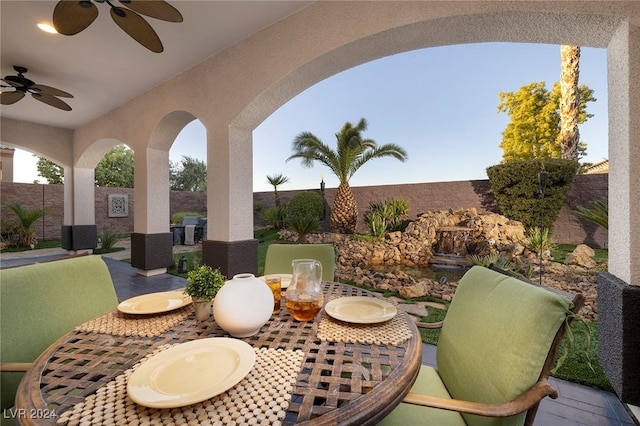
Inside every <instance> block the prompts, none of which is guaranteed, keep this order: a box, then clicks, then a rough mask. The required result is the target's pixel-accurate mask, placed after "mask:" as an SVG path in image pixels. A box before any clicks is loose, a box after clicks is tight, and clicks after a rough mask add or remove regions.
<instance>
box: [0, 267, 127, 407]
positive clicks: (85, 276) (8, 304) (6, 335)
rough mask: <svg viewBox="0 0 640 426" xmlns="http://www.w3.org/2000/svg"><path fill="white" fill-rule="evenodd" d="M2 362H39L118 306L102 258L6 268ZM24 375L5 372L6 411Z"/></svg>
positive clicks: (0, 318)
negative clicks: (71, 333)
mask: <svg viewBox="0 0 640 426" xmlns="http://www.w3.org/2000/svg"><path fill="white" fill-rule="evenodd" d="M0 306H1V309H0V335H1V336H2V345H1V346H0V361H2V362H33V361H35V359H36V358H37V357H38V355H40V353H42V352H43V351H44V350H45V349H47V347H49V346H50V345H51V344H52V343H54V342H55V341H56V340H57V339H58V338H60V337H61V336H63V335H64V334H65V333H67V332H69V331H71V330H72V329H73V328H74V327H76V326H78V325H80V324H82V323H83V322H85V321H87V320H89V319H91V318H94V317H96V316H98V315H100V314H103V313H105V312H107V311H110V310H112V309H114V308H116V307H117V306H118V299H117V296H116V292H115V289H114V287H113V281H112V280H111V275H110V273H109V269H108V268H107V265H106V264H105V263H104V261H103V260H102V258H101V257H100V256H81V257H76V258H72V259H65V260H59V261H53V262H44V263H34V264H32V265H26V266H20V267H17V268H10V269H5V270H1V271H0ZM21 377H22V373H13V372H3V373H2V375H1V381H2V382H1V384H2V387H1V391H2V392H1V393H2V409H3V410H4V409H8V408H9V407H11V406H13V399H14V397H15V391H16V389H17V385H18V383H19V381H20V379H21Z"/></svg>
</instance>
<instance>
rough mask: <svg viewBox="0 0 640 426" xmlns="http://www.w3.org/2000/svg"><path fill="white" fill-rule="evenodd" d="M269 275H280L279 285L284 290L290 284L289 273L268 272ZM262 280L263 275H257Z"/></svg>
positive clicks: (290, 276)
mask: <svg viewBox="0 0 640 426" xmlns="http://www.w3.org/2000/svg"><path fill="white" fill-rule="evenodd" d="M269 275H280V287H281V288H282V289H283V290H284V289H286V288H287V287H289V284H291V278H292V277H293V276H292V275H291V274H269ZM258 278H260V279H261V280H262V281H264V276H262V277H258Z"/></svg>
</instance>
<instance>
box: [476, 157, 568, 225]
mask: <svg viewBox="0 0 640 426" xmlns="http://www.w3.org/2000/svg"><path fill="white" fill-rule="evenodd" d="M578 167H579V164H578V162H577V161H570V160H561V159H545V160H544V161H541V160H529V161H509V162H505V163H502V164H498V165H495V166H491V167H489V168H487V175H488V176H489V182H490V184H491V189H492V190H493V194H494V196H495V199H496V202H497V203H498V207H500V210H501V211H502V214H504V215H505V216H507V217H508V218H509V219H513V220H517V221H520V222H522V224H523V225H524V226H525V227H527V228H531V227H534V226H540V210H541V207H540V204H541V198H542V197H541V196H540V194H539V191H538V173H539V172H540V171H542V170H543V169H544V170H545V171H546V172H548V173H549V178H548V183H547V186H546V189H545V194H544V199H543V210H544V219H543V226H542V227H543V228H549V229H551V228H552V226H553V222H554V221H555V220H556V218H557V217H558V214H559V213H560V209H561V208H562V205H563V204H564V200H565V198H566V196H567V193H568V192H569V188H570V187H571V183H572V182H573V178H574V177H575V175H576V172H577V171H578Z"/></svg>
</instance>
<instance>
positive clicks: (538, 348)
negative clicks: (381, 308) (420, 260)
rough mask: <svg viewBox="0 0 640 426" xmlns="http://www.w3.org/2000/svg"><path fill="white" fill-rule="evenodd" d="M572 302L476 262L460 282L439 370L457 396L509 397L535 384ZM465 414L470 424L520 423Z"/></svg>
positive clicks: (499, 400)
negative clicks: (477, 264) (478, 264)
mask: <svg viewBox="0 0 640 426" xmlns="http://www.w3.org/2000/svg"><path fill="white" fill-rule="evenodd" d="M571 307H572V302H571V301H570V300H569V299H567V298H566V297H563V296H560V295H558V294H556V293H552V292H550V291H548V290H545V289H543V288H542V287H538V286H536V285H533V284H528V283H525V282H523V281H521V280H518V279H517V278H513V277H508V276H506V275H503V274H500V273H499V272H496V271H492V270H490V269H487V268H484V267H480V266H474V267H473V268H471V269H470V270H469V271H468V272H467V273H466V274H465V275H464V277H463V278H462V279H461V280H460V282H459V284H458V288H457V290H456V293H455V295H454V297H453V300H452V302H451V305H450V307H449V311H448V312H447V316H446V318H445V320H444V323H443V326H442V331H441V334H440V337H439V339H438V348H437V354H436V361H437V365H438V372H439V374H440V377H441V378H442V381H443V383H444V384H445V386H446V387H447V389H448V391H449V393H450V394H451V396H452V397H453V398H455V399H463V400H468V401H477V402H484V403H502V402H506V401H510V400H512V399H514V398H516V397H517V396H519V395H520V394H521V393H523V392H524V391H525V390H527V389H528V388H530V387H531V386H533V385H534V384H535V383H536V382H537V380H538V378H539V377H540V374H541V372H542V368H543V366H544V362H545V360H546V358H547V354H548V353H549V350H550V348H551V346H552V343H553V340H554V337H555V335H556V333H557V332H558V329H559V328H560V327H561V326H562V325H563V323H564V321H565V319H566V317H567V314H568V313H570V312H569V309H570V308H571ZM525 414H526V413H522V414H520V415H518V416H514V417H511V418H508V419H495V418H487V417H480V416H473V415H467V414H465V415H464V417H465V420H466V421H467V423H468V424H472V425H495V424H500V425H504V424H522V423H523V422H524V417H525Z"/></svg>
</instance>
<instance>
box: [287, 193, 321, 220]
mask: <svg viewBox="0 0 640 426" xmlns="http://www.w3.org/2000/svg"><path fill="white" fill-rule="evenodd" d="M286 209H287V218H295V217H312V218H315V219H317V220H322V216H323V214H324V200H323V199H322V196H321V195H320V194H318V193H317V192H314V191H304V192H299V193H298V194H296V195H294V196H293V197H291V199H289V201H288V202H287V205H286Z"/></svg>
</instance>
